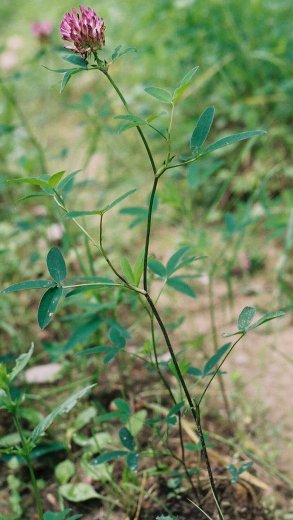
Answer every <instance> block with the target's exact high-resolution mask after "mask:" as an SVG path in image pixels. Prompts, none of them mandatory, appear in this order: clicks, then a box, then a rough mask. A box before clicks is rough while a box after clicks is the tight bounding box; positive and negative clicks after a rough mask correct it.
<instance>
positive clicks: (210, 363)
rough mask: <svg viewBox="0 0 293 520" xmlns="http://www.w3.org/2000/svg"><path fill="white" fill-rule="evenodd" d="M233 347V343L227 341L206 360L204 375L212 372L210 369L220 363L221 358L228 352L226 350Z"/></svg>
mask: <svg viewBox="0 0 293 520" xmlns="http://www.w3.org/2000/svg"><path fill="white" fill-rule="evenodd" d="M230 347H231V343H225V345H223V346H222V347H220V348H219V349H218V350H217V352H216V353H215V354H214V355H213V356H212V357H211V358H210V359H209V360H208V361H207V362H206V364H205V366H204V369H203V375H204V376H207V375H209V374H210V371H211V370H212V369H213V368H214V367H215V366H216V365H217V364H218V363H219V361H220V359H221V358H222V357H223V356H224V354H226V352H227V351H228V350H229V348H230Z"/></svg>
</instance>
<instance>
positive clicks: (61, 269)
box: [47, 247, 67, 284]
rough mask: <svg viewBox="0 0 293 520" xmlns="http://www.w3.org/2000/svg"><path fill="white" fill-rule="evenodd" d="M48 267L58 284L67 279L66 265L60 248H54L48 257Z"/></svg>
mask: <svg viewBox="0 0 293 520" xmlns="http://www.w3.org/2000/svg"><path fill="white" fill-rule="evenodd" d="M47 267H48V270H49V273H50V275H51V276H52V278H53V280H55V282H56V283H58V284H61V283H62V282H63V280H64V279H65V278H66V274H67V272H66V265H65V261H64V258H63V255H62V253H61V251H60V249H59V248H58V247H52V249H50V251H49V253H48V255H47Z"/></svg>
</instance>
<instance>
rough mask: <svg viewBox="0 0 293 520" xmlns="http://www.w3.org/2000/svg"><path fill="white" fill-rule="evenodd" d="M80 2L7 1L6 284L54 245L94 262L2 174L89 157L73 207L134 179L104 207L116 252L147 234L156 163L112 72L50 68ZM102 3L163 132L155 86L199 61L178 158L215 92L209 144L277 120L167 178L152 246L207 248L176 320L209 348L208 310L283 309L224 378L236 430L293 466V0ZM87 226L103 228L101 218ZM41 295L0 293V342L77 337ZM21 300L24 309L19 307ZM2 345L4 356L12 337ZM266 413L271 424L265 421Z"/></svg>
mask: <svg viewBox="0 0 293 520" xmlns="http://www.w3.org/2000/svg"><path fill="white" fill-rule="evenodd" d="M86 6H87V5H86ZM72 7H73V4H72V3H71V2H68V1H64V0H58V1H57V0H50V2H44V1H41V0H39V1H37V0H27V1H26V2H23V1H20V0H14V2H13V5H12V3H11V2H10V1H7V0H2V1H1V6H0V19H1V40H0V78H1V84H0V96H1V97H0V113H1V121H0V133H1V140H0V159H1V161H0V202H1V206H0V217H1V221H0V241H1V243H0V254H1V266H0V279H1V284H3V285H7V284H8V283H16V282H17V281H21V280H24V279H27V278H34V277H35V276H39V275H40V274H42V273H43V269H44V252H47V251H48V250H49V248H50V247H51V246H52V245H54V244H57V245H59V246H60V247H61V248H62V251H63V252H64V255H65V256H66V255H67V260H68V263H69V264H70V265H71V270H72V272H73V273H76V272H77V273H80V272H84V273H85V274H86V272H87V267H86V266H87V262H88V257H87V256H86V255H85V254H84V240H83V238H82V237H81V236H79V234H78V233H77V231H76V230H75V229H74V228H73V226H71V224H68V223H66V224H64V221H63V220H62V218H61V216H60V215H59V214H58V212H57V210H56V209H55V208H54V207H53V204H52V203H51V202H46V204H45V203H44V204H43V202H42V200H41V199H33V198H32V199H27V200H26V201H22V202H17V200H18V199H21V198H23V197H27V196H28V195H29V194H30V193H31V190H30V188H29V187H27V186H25V187H24V186H17V187H15V186H13V187H12V186H11V185H7V183H6V182H5V181H6V180H7V179H8V178H12V177H22V176H24V177H25V176H33V177H39V176H41V175H43V174H45V173H49V174H52V173H54V172H57V171H59V170H63V169H65V170H66V171H67V172H68V173H70V172H72V171H75V170H78V169H80V170H81V173H80V174H79V175H78V176H77V177H76V179H77V180H76V181H75V185H74V188H75V191H74V192H72V195H71V198H70V209H72V210H73V209H74V210H78V209H93V208H95V207H100V206H101V204H103V203H104V202H105V201H106V202H107V203H108V202H110V201H111V200H114V198H115V197H116V196H119V195H120V194H121V193H124V192H125V191H127V190H129V189H131V188H133V187H135V188H137V189H138V192H137V195H135V197H136V198H135V197H134V198H132V199H129V201H130V202H129V201H126V202H125V203H124V206H123V209H122V210H119V209H118V210H117V213H115V214H113V215H110V216H109V219H108V221H107V231H106V238H105V241H106V245H107V247H108V248H109V250H110V251H111V255H112V256H113V259H114V260H116V261H117V262H119V257H120V256H121V255H126V256H127V257H128V258H129V259H131V258H132V256H133V255H134V256H137V254H138V252H139V250H140V248H141V247H142V237H143V233H144V229H145V228H144V226H145V207H146V198H147V194H148V191H149V189H150V172H149V170H148V166H147V162H146V157H145V153H144V150H143V149H142V148H141V147H140V143H138V141H137V137H136V133H135V130H133V129H132V130H128V131H127V132H121V131H119V124H118V123H119V122H118V121H117V120H115V119H114V116H117V115H119V114H123V109H122V107H121V106H120V103H119V100H118V99H117V98H116V97H115V93H114V92H112V91H110V90H109V86H108V85H107V84H106V82H105V79H104V77H102V75H101V74H100V75H99V74H96V73H82V74H79V75H78V76H77V77H73V78H72V79H71V81H70V82H69V84H68V85H67V87H66V89H65V90H64V91H63V92H62V93H61V94H60V84H61V79H62V78H61V75H60V74H58V73H56V72H53V71H52V70H48V69H60V68H62V67H64V66H65V67H67V65H68V64H66V62H64V60H63V59H62V55H63V42H62V40H61V38H60V35H59V25H60V21H61V19H62V16H63V14H64V13H65V12H66V11H69V10H71V8H72ZM75 7H77V5H76V6H75ZM91 7H93V8H94V9H95V10H96V12H97V13H98V15H100V16H102V17H103V18H104V20H105V23H106V27H107V29H106V47H105V49H104V50H103V51H102V54H101V56H105V58H107V57H108V56H110V55H111V53H112V52H113V51H114V49H115V48H116V47H117V46H118V45H120V44H121V45H123V47H125V48H133V49H134V50H133V51H132V52H128V53H127V54H125V56H123V57H122V58H121V59H119V60H118V61H117V62H115V63H114V64H113V66H112V68H111V73H112V75H113V77H115V80H116V81H117V83H118V84H119V86H120V88H121V90H122V92H124V94H125V96H126V98H127V101H128V102H129V104H130V106H131V109H132V110H133V112H134V113H135V114H137V115H140V116H148V115H150V114H152V113H157V114H160V117H159V118H158V126H159V127H161V128H162V129H164V128H165V126H166V124H167V123H166V122H167V115H166V106H165V105H160V104H158V102H157V101H155V100H153V99H152V98H150V97H149V96H147V95H146V93H145V92H144V88H145V87H147V86H157V87H162V88H167V89H170V90H173V89H174V88H175V87H176V86H178V84H179V83H180V80H181V79H182V77H183V76H184V75H185V74H186V73H187V72H188V71H189V70H190V69H191V68H192V67H194V66H196V65H198V66H199V71H198V72H197V74H196V77H195V79H194V82H193V83H192V85H191V86H190V87H189V89H188V91H187V92H186V93H185V94H184V97H183V99H182V101H181V103H180V105H179V107H178V110H177V112H176V113H175V123H174V153H176V154H178V156H180V155H186V154H188V143H189V140H190V136H191V133H192V131H193V128H194V126H195V123H196V121H197V119H198V117H199V115H200V113H201V112H202V111H203V110H204V109H205V108H206V107H207V106H209V105H214V106H215V108H216V116H215V122H214V125H213V129H212V132H211V135H210V137H209V142H210V143H211V142H213V141H214V140H216V139H218V138H220V137H223V136H225V135H229V134H232V133H237V132H240V131H245V130H255V129H263V130H266V131H267V134H266V135H265V136H264V137H262V138H258V139H253V140H249V141H247V142H244V143H242V144H241V145H238V146H236V147H235V146H232V147H229V148H225V149H224V150H219V152H217V153H216V154H214V155H212V156H209V157H207V158H206V159H204V160H203V161H201V162H199V163H195V164H194V165H193V166H191V167H189V168H181V169H180V168H179V169H176V170H171V171H170V173H169V174H168V176H167V175H166V176H165V178H164V179H163V181H162V185H161V188H160V192H159V197H158V201H157V202H158V209H157V211H156V215H155V221H154V225H155V231H154V233H153V241H152V244H151V253H152V254H153V255H155V256H157V257H158V258H160V259H161V260H162V261H163V260H166V258H168V257H169V256H170V254H171V253H172V252H173V251H174V250H175V248H176V247H177V246H179V245H182V244H185V243H188V244H191V245H192V248H193V249H194V252H195V253H196V255H206V256H207V257H208V259H207V260H206V262H204V263H203V264H201V265H200V266H199V267H198V268H196V271H195V272H194V273H192V274H193V276H194V281H193V283H194V288H195V291H196V293H197V298H196V299H195V303H194V306H193V307H192V309H191V306H190V300H188V301H187V302H186V299H185V297H183V296H181V295H180V294H179V295H178V297H179V300H177V302H178V303H177V307H176V306H175V311H176V312H177V315H176V319H178V320H179V321H180V317H181V314H185V322H184V325H183V327H181V326H180V324H177V325H178V327H177V328H176V327H175V329H176V330H175V331H174V335H175V342H177V346H178V348H179V345H181V346H182V342H183V345H184V346H185V347H186V348H187V349H191V348H192V349H194V351H195V352H196V355H199V356H200V355H201V354H200V353H201V352H202V351H203V350H204V349H206V348H207V349H208V348H209V347H210V344H211V323H212V324H213V319H214V320H215V322H216V333H217V334H218V335H220V334H222V333H223V332H225V331H227V328H228V327H230V328H229V329H228V330H231V326H232V325H231V324H233V323H235V317H236V316H237V315H238V313H239V312H240V311H241V309H242V308H243V307H244V305H256V307H257V309H258V311H260V312H266V311H270V310H275V309H277V308H282V309H284V310H286V312H287V315H286V317H285V318H284V319H282V320H276V322H277V321H278V323H274V325H270V326H269V328H268V329H266V331H265V332H263V333H258V334H256V337H255V338H254V340H253V341H251V340H250V339H247V340H246V341H245V342H244V345H243V346H242V347H241V350H239V351H238V352H237V353H235V355H234V357H233V359H231V361H230V362H229V363H230V364H229V363H228V372H229V374H230V375H229V381H228V383H227V384H228V386H229V389H230V391H231V395H232V399H233V404H234V407H235V418H236V420H237V421H238V424H239V428H240V430H241V431H246V432H248V431H249V432H250V433H251V431H252V434H253V435H255V436H256V438H257V439H258V442H259V444H260V445H262V447H263V449H264V450H265V452H266V457H267V459H268V461H269V463H270V464H272V465H274V464H276V465H278V467H280V468H282V470H284V472H286V473H287V472H289V471H290V468H291V467H292V460H290V459H289V458H288V451H287V447H288V445H289V443H290V442H292V439H291V440H290V434H289V432H290V428H291V427H292V420H291V419H290V416H289V410H290V407H291V405H292V403H290V399H291V398H289V392H288V389H289V387H290V384H291V383H292V319H291V318H290V311H291V310H292V305H293V295H292V289H293V284H292V273H293V255H292V252H293V210H292V207H293V204H292V203H293V189H292V187H293V182H292V181H293V167H292V161H291V159H292V157H291V151H292V144H293V137H292V119H293V106H292V96H293V76H292V72H293V67H292V62H293V41H292V40H293V31H292V2H291V1H290V0H247V1H245V2H240V1H238V0H226V1H225V2H224V1H222V0H209V1H208V2H207V1H206V0H156V1H148V2H145V1H144V0H135V1H133V0H122V1H120V2H118V1H114V0H107V1H104V2H102V1H101V2H96V1H93V2H92V3H91ZM37 21H48V22H50V23H51V24H52V34H51V35H50V37H49V38H48V40H46V41H40V40H39V38H38V37H37V36H35V35H34V34H33V33H32V30H31V27H32V24H33V23H35V22H37ZM147 135H148V136H149V137H150V138H151V142H152V147H153V150H154V153H155V154H156V157H157V158H158V163H159V161H160V159H161V160H163V158H164V155H163V150H162V143H161V140H160V136H158V134H152V133H150V132H149V130H147ZM119 211H120V212H119ZM117 215H118V216H119V218H117ZM87 225H88V226H89V228H90V229H91V231H92V232H93V233H96V223H95V222H93V221H87ZM65 227H66V229H67V231H68V234H65V233H64V229H65ZM113 244H114V245H115V248H114V247H113ZM219 253H220V254H219ZM91 255H92V256H91V258H93V266H94V267H93V271H94V272H95V273H99V274H102V275H104V274H105V275H107V274H108V273H104V271H105V267H104V265H103V262H102V261H101V259H100V258H96V256H95V254H94V252H91ZM32 274H33V275H32ZM211 298H212V300H211ZM211 301H213V304H212V311H213V309H214V317H213V314H211ZM162 302H164V304H165V308H166V309H167V311H166V312H167V315H168V316H172V315H173V314H172V313H174V301H173V298H172V293H168V292H167V293H166V296H164V300H162ZM36 304H37V300H36V297H35V296H33V295H31V294H30V295H27V294H26V295H21V296H20V297H19V298H18V299H17V298H15V297H13V296H11V297H9V298H6V299H5V300H4V299H3V298H1V302H0V311H1V317H0V333H1V339H2V345H12V347H11V351H12V352H13V353H18V352H20V351H23V345H24V343H25V344H27V343H28V342H30V341H31V339H32V337H34V338H36V337H37V344H38V345H39V348H40V349H41V348H44V347H43V345H44V344H45V345H48V344H53V343H54V345H55V347H56V344H58V343H60V344H63V343H64V334H65V336H66V340H67V339H68V338H69V337H70V334H71V332H70V326H68V324H67V323H66V322H65V323H63V325H62V327H61V325H60V324H58V323H54V324H53V325H52V329H51V328H50V331H49V332H48V331H44V332H40V331H39V330H38V329H37V326H36V323H35V309H36ZM24 305H25V307H26V309H28V312H25V313H24V312H23V308H24ZM178 308H179V310H178ZM30 309H31V312H30ZM168 313H169V314H168ZM182 323H183V322H182ZM214 325H215V323H214ZM64 327H65V328H64ZM66 327H68V328H67V329H66ZM64 330H65V332H64ZM219 341H220V340H219ZM80 344H81V345H82V344H83V343H82V339H80ZM2 348H3V347H2ZM4 351H5V352H4V354H7V352H8V349H6V347H4ZM48 351H49V350H48V349H47V352H48ZM214 391H215V393H216V392H217V390H216V389H215V390H214ZM255 399H256V402H257V404H255V401H254V400H255ZM211 406H212V403H211ZM263 421H267V424H268V425H270V426H269V427H268V428H266V429H265V431H264V428H263V424H264V422H263ZM280 438H281V439H282V442H281V445H280Z"/></svg>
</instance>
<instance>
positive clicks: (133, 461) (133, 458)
mask: <svg viewBox="0 0 293 520" xmlns="http://www.w3.org/2000/svg"><path fill="white" fill-rule="evenodd" d="M138 461H139V454H138V453H135V452H131V453H128V455H127V457H126V462H127V466H128V467H129V469H130V470H131V471H137V467H138Z"/></svg>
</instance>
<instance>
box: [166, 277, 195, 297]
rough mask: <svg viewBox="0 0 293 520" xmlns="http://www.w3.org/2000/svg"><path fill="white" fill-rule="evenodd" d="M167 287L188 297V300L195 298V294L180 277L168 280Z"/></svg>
mask: <svg viewBox="0 0 293 520" xmlns="http://www.w3.org/2000/svg"><path fill="white" fill-rule="evenodd" d="M167 285H168V286H169V287H172V288H173V289H175V291H178V292H182V293H183V294H185V295H186V296H190V298H196V293H195V291H194V289H193V287H191V286H190V285H189V284H188V283H186V282H185V280H184V279H183V278H182V277H181V276H172V278H168V280H167Z"/></svg>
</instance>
